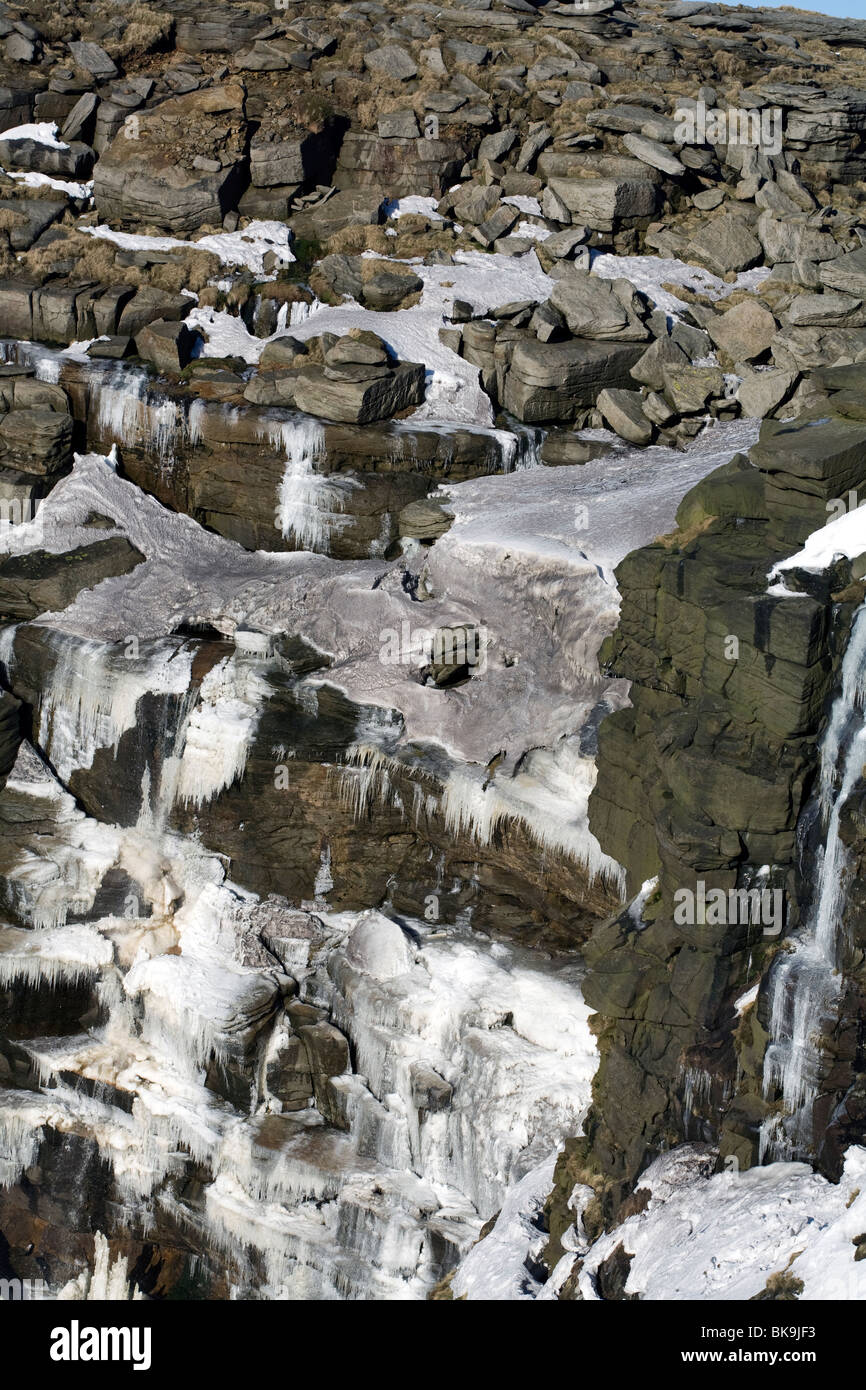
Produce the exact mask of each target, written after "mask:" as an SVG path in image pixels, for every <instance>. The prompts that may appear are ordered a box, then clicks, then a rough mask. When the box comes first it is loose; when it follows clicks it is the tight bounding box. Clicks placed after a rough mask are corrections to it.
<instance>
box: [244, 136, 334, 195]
mask: <svg viewBox="0 0 866 1390" xmlns="http://www.w3.org/2000/svg"><path fill="white" fill-rule="evenodd" d="M335 158H336V135H335V132H334V131H333V130H332V129H331V128H330V127H328V126H326V127H324V128H323V129H321V130H305V129H304V128H303V127H299V126H297V125H294V124H292V122H291V121H289V120H283V121H279V122H271V123H266V124H263V125H261V126H260V127H259V129H258V130H257V131H256V133H255V135H254V136H253V138H252V140H251V142H250V178H251V179H252V182H253V186H254V187H256V188H274V187H278V186H285V185H289V184H301V183H310V182H312V183H319V184H323V183H327V182H328V180H329V179H330V177H331V174H332V173H333V170H334V160H335Z"/></svg>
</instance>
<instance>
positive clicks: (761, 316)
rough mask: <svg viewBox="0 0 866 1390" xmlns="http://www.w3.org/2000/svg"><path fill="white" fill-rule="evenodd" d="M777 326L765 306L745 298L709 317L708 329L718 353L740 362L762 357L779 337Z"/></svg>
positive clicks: (733, 361) (732, 361)
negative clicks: (722, 312) (712, 317)
mask: <svg viewBox="0 0 866 1390" xmlns="http://www.w3.org/2000/svg"><path fill="white" fill-rule="evenodd" d="M777 327H778V325H777V323H776V320H775V319H774V318H773V315H772V314H771V313H770V311H769V309H768V308H766V306H765V305H763V304H760V303H758V301H757V300H754V299H744V300H743V302H742V303H741V304H735V305H734V307H733V309H728V311H727V313H724V314H719V316H718V318H714V319H710V321H709V323H708V324H707V332H708V333H709V335H710V337H711V338H712V340H713V342H714V343H715V345H716V347H717V348H718V349H719V352H721V353H722V354H723V356H724V357H726V358H727V359H728V360H729V361H730V362H731V363H737V362H751V361H752V360H753V359H754V358H756V357H761V356H763V354H764V353H765V352H766V351H767V350H768V348H769V347H770V345H771V343H772V341H773V339H774V338H775V336H776V329H777Z"/></svg>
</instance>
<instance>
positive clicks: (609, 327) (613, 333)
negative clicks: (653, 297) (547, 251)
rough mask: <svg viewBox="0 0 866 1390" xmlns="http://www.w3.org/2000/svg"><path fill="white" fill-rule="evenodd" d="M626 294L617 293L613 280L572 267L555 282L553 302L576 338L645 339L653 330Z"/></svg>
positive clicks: (551, 300) (552, 295)
mask: <svg viewBox="0 0 866 1390" xmlns="http://www.w3.org/2000/svg"><path fill="white" fill-rule="evenodd" d="M625 298H626V296H625V295H620V294H617V292H616V290H615V288H614V285H613V283H612V282H611V281H610V280H600V279H599V278H598V277H597V276H595V275H587V274H585V273H584V272H583V271H579V270H571V269H569V270H567V271H566V272H565V273H563V274H562V276H561V278H560V279H559V280H558V281H557V283H556V285H555V286H554V289H553V292H552V294H551V296H550V302H551V304H552V305H553V307H554V309H558V310H559V312H560V314H562V317H563V318H564V319H565V321H566V323H567V324H568V327H569V330H570V331H571V333H573V334H574V336H575V337H576V338H589V337H592V338H597V339H601V340H603V339H606V338H618V339H621V340H623V341H625V342H644V341H645V340H646V339H647V338H648V337H649V331H648V330H647V329H646V328H645V327H644V325H643V324H642V323H641V321H640V319H639V318H638V317H637V315H636V314H635V313H634V311H633V309H632V308H631V307H627V305H626V303H624V302H623V301H624V300H625Z"/></svg>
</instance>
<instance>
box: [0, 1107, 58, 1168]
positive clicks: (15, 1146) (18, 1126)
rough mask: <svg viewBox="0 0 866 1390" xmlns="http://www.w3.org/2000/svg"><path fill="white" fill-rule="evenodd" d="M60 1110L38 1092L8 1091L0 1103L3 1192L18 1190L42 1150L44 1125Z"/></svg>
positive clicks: (0, 1161)
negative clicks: (16, 1187) (12, 1188)
mask: <svg viewBox="0 0 866 1390" xmlns="http://www.w3.org/2000/svg"><path fill="white" fill-rule="evenodd" d="M58 1110H59V1107H58V1106H57V1105H56V1104H54V1103H53V1102H52V1100H51V1099H50V1098H49V1097H48V1096H43V1095H40V1094H39V1093H38V1092H36V1091H12V1090H5V1089H4V1091H3V1093H2V1104H0V1190H2V1189H3V1188H4V1187H14V1186H15V1184H16V1183H17V1182H18V1181H19V1179H20V1177H21V1174H22V1173H23V1172H24V1170H25V1168H29V1167H30V1165H31V1163H33V1161H34V1159H35V1158H36V1155H37V1153H38V1151H39V1143H40V1139H41V1137H42V1136H41V1129H42V1126H43V1125H45V1124H48V1123H49V1122H51V1121H53V1120H55V1119H56V1118H57V1115H58Z"/></svg>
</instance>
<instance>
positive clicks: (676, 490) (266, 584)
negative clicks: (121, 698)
mask: <svg viewBox="0 0 866 1390" xmlns="http://www.w3.org/2000/svg"><path fill="white" fill-rule="evenodd" d="M756 428H757V427H756V426H755V424H754V423H753V422H743V421H738V422H735V423H732V424H728V425H718V426H716V427H714V428H713V429H711V430H708V431H707V432H706V433H705V434H704V435H703V436H701V438H700V439H698V440H697V441H695V443H694V444H693V445H692V447H691V449H690V450H688V451H687V452H684V453H680V452H677V451H674V450H665V449H658V448H657V449H650V450H644V451H640V450H621V451H620V452H618V453H616V454H613V455H611V456H608V457H607V458H604V459H599V460H593V461H591V462H590V463H588V464H586V465H583V466H581V467H572V468H568V467H565V468H558V469H545V468H538V469H533V470H528V471H522V472H516V473H512V474H509V475H505V476H495V477H485V478H481V479H476V480H473V481H470V482H467V483H462V484H459V485H455V486H453V487H450V488H449V490H448V497H449V508H450V509H452V510H453V511H454V513H455V518H456V519H455V523H454V525H453V526H452V527H451V529H450V530H449V532H447V533H446V535H445V536H443V537H442V538H441V539H440V540H439V541H438V542H437V543H436V544H435V545H434V546H433V547H432V548H431V549H430V550H429V552H428V554H427V587H428V589H429V590H430V592H431V593H432V595H433V596H432V597H431V598H430V599H429V600H428V601H427V602H425V603H424V604H423V605H419V604H417V603H415V602H413V600H412V598H411V597H410V595H409V594H408V593H407V592H406V589H405V587H404V584H403V572H404V569H405V567H406V563H407V562H406V561H398V562H397V563H396V564H393V565H392V564H388V563H386V562H384V561H358V562H337V561H333V560H329V559H326V558H325V557H322V556H313V555H310V554H306V553H300V552H297V553H291V554H279V555H277V554H262V553H256V554H250V553H249V552H247V551H244V550H243V549H242V548H241V547H240V546H238V545H235V544H234V543H232V542H231V541H227V540H225V539H223V538H221V537H219V536H216V535H214V534H213V533H211V532H207V531H204V530H203V529H202V528H201V527H200V526H198V525H197V523H196V522H194V521H193V520H191V519H190V518H189V517H186V516H183V515H179V514H176V513H172V512H169V511H167V510H166V509H165V508H164V507H162V506H161V505H160V504H159V503H158V502H156V501H155V500H154V499H153V498H152V497H149V496H146V495H145V494H143V493H141V492H140V491H139V489H137V488H136V487H135V486H134V485H133V484H131V483H129V482H128V481H126V480H124V479H122V478H120V477H119V476H118V475H117V473H116V472H115V471H114V469H113V468H111V466H110V465H108V464H107V463H106V462H105V461H104V460H102V459H100V458H99V457H98V456H96V455H86V456H84V457H81V458H78V459H77V460H76V463H75V467H74V470H73V472H72V474H71V475H69V476H68V477H65V478H63V479H61V481H60V482H59V483H58V484H57V486H56V487H55V488H54V490H53V491H52V493H51V494H50V495H49V497H48V498H47V499H46V500H45V502H44V503H43V506H42V510H41V511H40V535H39V536H36V535H34V537H33V538H32V540H30V541H29V542H28V543H25V538H24V536H23V533H24V532H25V531H26V529H27V528H25V527H16V528H14V530H15V531H16V532H18V533H21V534H18V535H17V536H16V537H15V540H16V544H17V546H18V547H19V548H30V547H32V548H41V547H42V546H44V547H45V548H47V549H48V550H49V551H62V550H64V549H67V548H70V547H71V546H73V545H76V544H83V543H84V542H85V541H90V540H92V533H91V532H89V531H88V530H87V529H86V528H85V527H84V526H83V525H82V523H83V521H84V519H85V518H86V517H87V515H88V514H89V513H90V512H91V511H99V512H101V513H103V514H108V515H110V516H111V517H113V518H114V519H115V520H116V521H117V522H118V524H119V528H120V531H121V533H123V534H126V535H127V536H128V537H129V539H130V541H131V542H132V544H133V545H135V546H136V547H137V548H138V549H139V550H140V551H141V552H142V553H143V554H144V555H145V556H146V557H147V559H146V562H145V563H143V564H141V565H139V566H138V567H137V568H136V569H135V570H134V571H133V572H132V573H131V574H129V575H126V576H123V577H119V578H117V579H109V580H105V581H103V583H102V584H100V585H99V586H98V587H97V588H96V589H94V590H91V591H88V592H85V593H82V594H80V595H79V596H78V598H77V599H76V601H75V602H74V603H73V604H72V605H71V606H70V608H69V609H67V610H66V612H65V613H64V614H63V615H62V616H61V615H46V616H45V617H43V618H42V619H40V620H39V621H40V623H43V624H44V623H49V624H50V625H52V626H57V627H59V628H62V629H64V630H66V631H68V632H72V633H78V634H80V635H82V636H88V635H89V634H91V633H100V634H104V635H105V636H108V637H117V638H120V637H124V636H126V635H127V634H128V633H129V632H135V633H138V634H139V635H140V637H141V638H142V639H143V638H145V637H148V636H151V635H155V634H157V633H162V632H164V631H165V630H166V627H167V626H171V627H177V626H178V625H179V624H180V623H182V622H209V623H213V624H214V625H215V626H216V627H218V628H219V629H220V630H221V631H224V632H227V633H231V632H232V631H233V630H234V627H235V626H236V625H237V624H238V623H245V624H248V625H252V626H255V627H257V628H259V629H260V630H261V631H264V632H268V631H272V632H274V631H290V632H298V633H299V634H301V635H303V636H304V637H305V638H306V639H307V640H309V641H312V642H313V643H314V644H315V645H316V646H317V647H318V648H319V649H320V650H322V651H326V652H329V653H331V654H332V656H333V664H332V667H331V670H330V672H329V675H328V680H329V683H330V684H333V685H336V686H338V687H339V688H341V689H342V690H344V691H345V692H346V693H347V695H348V696H349V697H350V698H352V699H354V700H356V701H358V702H361V703H365V704H370V705H373V706H377V707H381V708H384V709H387V708H395V709H398V710H399V711H400V712H401V714H402V716H403V720H404V723H405V735H404V738H405V740H406V741H408V740H421V741H424V742H427V743H435V744H437V745H439V746H440V747H441V746H443V744H444V746H445V747H446V750H447V752H448V753H449V755H450V756H452V757H454V758H456V759H459V760H462V761H464V762H469V763H475V764H477V765H478V769H479V771H480V770H481V769H483V768H484V767H485V766H486V765H487V763H488V762H489V761H490V760H491V759H492V758H493V757H494V755H498V754H499V753H501V752H502V751H503V750H504V754H505V756H504V758H503V759H502V760H501V765H500V768H499V771H498V774H497V782H496V793H495V794H496V796H499V794H500V792H501V793H502V794H503V795H505V796H507V797H508V799H509V800H510V799H511V798H512V797H513V796H516V797H517V798H518V799H519V800H521V802H522V803H523V804H522V806H521V807H518V808H515V811H516V813H519V814H524V813H526V815H527V816H528V817H529V818H530V819H532V820H533V821H534V823H535V825H537V826H538V827H539V828H540V829H542V830H543V835H542V838H543V839H546V840H547V842H548V843H551V844H562V843H563V841H562V839H561V834H566V835H568V834H570V833H571V832H569V831H568V823H569V822H570V823H571V824H572V826H578V825H579V822H580V819H581V816H582V815H583V811H582V810H581V805H583V806H584V807H585V798H586V794H587V791H588V781H587V779H588V770H587V771H586V772H583V771H581V765H580V762H579V761H576V762H575V761H572V767H571V769H570V770H569V768H567V767H566V766H565V764H564V763H562V761H561V755H562V756H565V755H567V757H568V758H571V757H572V750H571V749H570V748H565V749H563V750H561V755H554V756H553V760H552V761H549V762H548V763H547V765H546V766H542V764H543V763H544V761H545V760H544V758H543V755H541V754H539V755H537V756H534V766H533V765H529V766H528V767H527V768H525V769H524V772H525V774H526V777H525V778H524V780H523V782H522V783H521V784H519V785H509V786H506V787H504V788H503V786H502V778H503V777H504V776H508V777H509V778H510V775H511V773H512V772H513V771H514V769H515V767H516V765H517V763H518V761H519V759H520V758H521V757H522V756H523V755H524V754H526V753H528V752H529V750H531V749H536V748H543V747H547V748H552V747H553V746H554V745H555V744H557V743H558V742H559V741H560V740H562V739H564V738H568V737H574V736H577V735H578V733H579V731H580V730H581V728H582V727H583V726H584V724H585V723H586V721H587V719H588V718H589V716H590V714H591V713H592V711H593V710H595V709H596V708H597V707H598V706H599V705H600V702H602V701H603V700H604V699H605V698H606V699H607V705H606V707H607V708H614V707H616V701H617V699H619V701H620V702H621V700H622V697H623V693H624V687H623V686H622V684H621V683H616V682H614V683H611V682H607V681H603V680H602V679H601V677H600V675H599V673H598V670H597V664H596V654H597V650H598V646H599V644H600V642H601V641H602V639H603V638H604V637H605V636H606V635H607V632H608V631H610V630H611V628H612V627H613V625H614V624H615V621H616V616H617V608H618V596H617V594H616V591H615V589H614V588H613V586H612V583H611V580H612V572H613V568H614V566H615V565H616V564H617V563H618V562H619V560H620V559H621V558H622V557H623V555H625V554H626V553H627V552H628V551H629V550H631V549H633V548H634V547H635V546H638V545H641V544H645V543H646V542H647V541H649V540H652V539H653V538H654V536H656V535H657V534H659V533H660V532H664V531H666V530H669V529H670V527H671V525H672V524H673V518H674V512H675V510H676V506H677V505H678V503H679V501H680V499H681V497H682V495H683V494H684V493H685V492H686V491H687V490H688V488H689V487H691V486H692V485H694V484H695V483H696V482H698V481H699V480H700V478H702V477H703V476H705V474H706V473H708V472H710V471H711V469H712V468H714V467H716V466H717V465H718V464H719V463H721V462H724V461H726V460H727V459H728V458H729V457H730V456H731V454H732V453H733V452H735V451H736V450H737V449H742V448H744V447H748V446H749V445H750V444H751V443H752V442H753V440H754V437H755V433H756ZM4 540H6V538H4V537H0V543H2V542H3V541H4ZM7 544H8V541H7ZM461 623H463V624H466V623H469V624H476V625H479V624H480V626H481V627H482V628H483V629H484V637H485V642H486V665H485V669H484V670H483V671H479V672H478V673H477V674H475V675H473V677H472V679H471V680H470V681H469V682H468V683H467V684H466V685H464V686H463V687H460V688H458V689H454V690H439V689H436V688H434V687H430V686H424V685H421V684H420V683H419V682H418V680H417V671H418V666H419V663H421V662H422V661H423V656H422V653H423V652H424V651H425V650H429V643H430V642H431V641H432V634H433V632H434V631H435V630H436V629H437V628H440V627H443V626H448V625H454V624H461ZM394 634H396V640H397V645H398V646H399V647H400V649H401V651H400V654H399V659H397V660H395V659H394V657H393V652H392V649H393V647H394ZM425 644H427V645H425ZM413 653H414V654H415V655H413ZM611 700H613V702H614V703H613V704H611V703H610V701H611ZM67 703H68V700H67ZM115 722H116V721H115ZM113 741H114V739H113V738H112V742H113ZM584 751H587V750H584ZM589 751H590V755H591V750H589ZM563 777H566V778H567V779H569V780H571V781H574V783H575V785H574V796H573V798H572V804H571V805H569V806H567V807H564V808H563V809H564V811H565V818H564V824H563V828H562V831H560V830H559V829H557V827H556V826H555V825H553V824H552V823H551V820H550V814H551V813H552V812H555V811H556V809H557V808H556V798H557V796H558V795H559V794H560V793H561V791H562V788H563V785H564V784H563V780H562V779H563ZM575 779H576V781H575ZM511 780H512V782H514V781H516V779H511ZM473 795H476V793H473ZM498 804H499V806H500V809H501V802H500V803H498ZM494 809H495V808H494V807H493V804H492V800H491V803H490V810H491V812H492V811H493V810H494ZM485 813H486V812H485ZM560 818H561V817H560Z"/></svg>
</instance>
